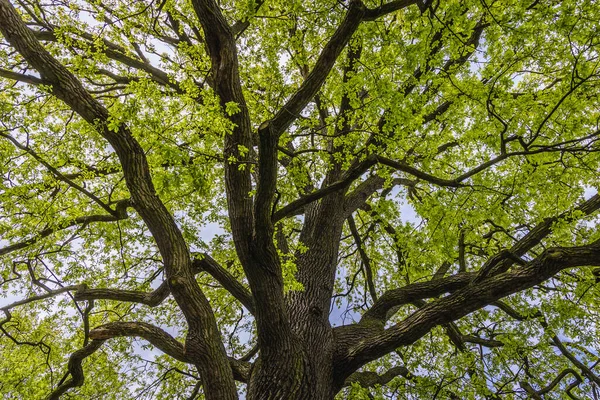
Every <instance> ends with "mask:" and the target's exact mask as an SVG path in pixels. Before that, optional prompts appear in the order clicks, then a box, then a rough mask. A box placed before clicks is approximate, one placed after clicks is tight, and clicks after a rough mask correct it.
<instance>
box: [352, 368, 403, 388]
mask: <svg viewBox="0 0 600 400" xmlns="http://www.w3.org/2000/svg"><path fill="white" fill-rule="evenodd" d="M397 376H402V377H404V378H406V379H410V377H411V376H412V375H411V374H410V372H408V368H406V367H404V366H398V367H392V368H390V369H388V370H387V371H385V373H383V374H381V375H379V374H378V373H377V372H371V371H363V372H355V373H353V374H352V375H350V376H349V377H348V378H347V379H346V381H345V382H344V386H350V385H352V384H353V383H358V384H359V385H360V386H361V387H365V388H366V387H373V386H375V385H381V386H383V385H387V384H388V383H389V382H390V381H391V380H392V379H394V378H395V377H397Z"/></svg>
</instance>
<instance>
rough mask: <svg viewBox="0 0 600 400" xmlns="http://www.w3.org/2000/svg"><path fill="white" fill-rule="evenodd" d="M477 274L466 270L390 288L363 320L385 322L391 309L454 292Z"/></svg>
mask: <svg viewBox="0 0 600 400" xmlns="http://www.w3.org/2000/svg"><path fill="white" fill-rule="evenodd" d="M475 276H476V274H475V273H473V272H465V273H462V274H456V275H451V276H448V277H445V278H440V279H435V280H431V281H427V282H416V283H412V284H410V285H407V286H404V287H401V288H398V289H392V290H388V291H387V292H385V293H384V294H383V295H382V296H381V297H380V298H379V299H378V300H377V301H376V302H375V303H374V304H373V306H372V307H371V308H370V309H369V310H367V312H365V313H364V314H363V316H362V318H361V321H363V320H364V321H367V320H378V321H380V322H382V323H383V322H385V321H387V319H388V315H389V314H390V313H389V311H390V310H392V309H394V308H396V307H399V306H402V305H405V304H410V303H412V302H414V301H416V300H422V299H427V298H432V297H437V296H440V295H442V294H445V293H450V292H454V291H456V290H458V289H461V288H464V287H465V286H467V285H469V283H471V281H472V280H473V278H474V277H475Z"/></svg>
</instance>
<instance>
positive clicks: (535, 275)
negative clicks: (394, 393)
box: [335, 240, 600, 387]
mask: <svg viewBox="0 0 600 400" xmlns="http://www.w3.org/2000/svg"><path fill="white" fill-rule="evenodd" d="M596 265H600V240H598V241H596V242H593V243H591V244H589V245H587V246H579V247H556V248H551V249H548V250H546V251H545V252H543V253H542V254H541V255H540V256H539V257H538V258H536V259H535V260H534V261H532V262H530V263H529V264H527V265H526V266H523V267H520V268H518V269H515V270H513V271H511V272H505V273H501V274H498V275H496V276H494V277H490V278H487V279H485V280H483V281H482V282H479V283H477V284H473V283H471V284H470V285H468V286H466V287H464V288H463V289H460V290H457V291H456V292H454V293H453V294H451V295H449V296H447V297H444V298H442V299H439V300H436V301H433V302H431V303H429V304H427V305H426V306H424V307H422V308H421V309H419V310H417V311H416V312H415V313H413V314H412V315H411V316H409V317H408V318H406V319H405V320H404V321H402V322H400V323H398V324H396V325H394V326H392V327H391V328H389V329H387V330H384V331H381V330H380V329H369V328H368V327H365V328H361V329H353V328H350V327H345V329H340V331H339V335H338V340H339V343H340V344H342V343H345V344H346V346H343V347H342V348H340V349H339V352H338V353H337V356H338V357H337V359H336V367H335V370H336V385H337V387H341V385H343V381H344V380H345V379H346V378H347V376H348V374H350V373H352V372H353V371H354V370H355V369H356V368H359V367H360V366H362V365H364V364H365V363H367V362H369V361H371V360H374V359H377V358H379V357H381V356H383V355H384V354H386V353H388V352H390V351H392V350H394V349H395V348H398V347H401V346H407V345H410V344H412V343H414V342H415V341H417V340H419V339H420V338H421V337H423V335H425V334H426V333H427V332H429V331H430V330H431V329H432V328H433V327H434V326H437V325H442V324H444V323H447V322H451V321H454V320H457V319H459V318H461V317H464V316H465V315H467V314H469V313H471V312H473V311H475V310H478V309H480V308H482V307H484V306H486V305H488V304H491V303H493V302H494V301H496V300H499V299H501V298H503V297H506V296H508V295H510V294H512V293H516V292H519V291H521V290H524V289H527V288H530V287H533V286H535V285H537V284H539V283H541V282H544V281H545V280H547V279H549V278H551V277H552V276H554V275H555V274H557V273H558V272H560V271H561V270H563V269H567V268H572V267H578V266H596ZM363 332H364V333H363Z"/></svg>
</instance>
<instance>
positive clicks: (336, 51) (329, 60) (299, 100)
mask: <svg viewBox="0 0 600 400" xmlns="http://www.w3.org/2000/svg"><path fill="white" fill-rule="evenodd" d="M365 11H366V8H365V6H364V5H363V4H362V2H361V1H360V0H351V1H350V7H349V9H348V13H347V14H346V17H345V18H344V20H343V21H342V23H341V24H340V26H339V27H338V28H337V29H336V31H335V33H334V34H333V36H332V37H331V39H329V42H327V44H326V45H325V47H323V50H321V54H320V55H319V58H318V59H317V62H316V63H315V65H314V67H313V69H312V71H311V72H310V74H308V76H307V77H306V79H305V80H304V82H302V85H301V86H300V88H298V90H297V91H296V93H294V95H293V96H292V97H291V98H290V99H289V100H288V102H287V103H286V104H285V105H284V106H283V107H282V108H281V109H280V110H279V112H278V113H277V114H276V115H275V117H273V119H271V121H269V125H270V129H271V132H272V133H273V134H274V135H276V136H279V135H280V134H281V133H282V132H283V131H285V130H286V129H287V127H288V126H289V125H290V124H291V123H292V122H293V121H294V120H295V119H296V118H298V116H299V115H300V112H301V111H302V110H303V109H304V107H306V105H307V104H308V103H309V102H310V101H311V100H312V99H313V98H314V97H315V95H316V94H317V92H318V91H319V89H320V88H321V86H322V85H323V83H324V82H325V79H327V76H328V75H329V72H330V71H331V68H333V66H334V64H335V62H336V60H337V58H338V56H339V55H340V54H341V52H342V50H343V49H344V48H345V47H346V44H348V42H349V41H350V38H351V37H352V35H353V34H354V32H355V31H356V29H357V28H358V26H359V25H360V22H361V20H362V18H363V17H364V13H365Z"/></svg>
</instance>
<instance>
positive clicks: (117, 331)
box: [89, 321, 251, 382]
mask: <svg viewBox="0 0 600 400" xmlns="http://www.w3.org/2000/svg"><path fill="white" fill-rule="evenodd" d="M89 336H90V339H92V340H94V341H97V340H99V341H105V340H107V339H112V338H115V337H141V338H143V339H144V340H147V341H148V342H149V343H150V344H152V345H153V346H154V347H156V348H157V349H159V350H160V351H162V352H163V353H165V354H167V355H169V356H171V357H173V358H174V359H176V360H178V361H181V362H184V363H188V364H194V363H195V362H196V361H195V360H194V357H193V355H192V354H189V352H187V351H186V348H185V347H184V346H183V344H182V343H180V342H179V341H178V340H176V339H175V338H174V337H173V336H171V335H169V334H168V333H167V332H165V331H163V330H162V329H160V328H159V327H157V326H154V325H152V324H148V323H145V322H122V321H119V322H109V323H108V324H104V325H101V326H98V327H96V328H94V329H92V330H91V331H90V335H89ZM228 359H229V364H230V366H231V369H232V372H233V376H234V379H236V380H238V381H240V382H246V381H247V380H248V378H249V374H250V366H251V364H250V363H248V362H244V361H240V360H237V359H235V358H233V357H228Z"/></svg>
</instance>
